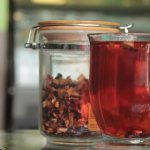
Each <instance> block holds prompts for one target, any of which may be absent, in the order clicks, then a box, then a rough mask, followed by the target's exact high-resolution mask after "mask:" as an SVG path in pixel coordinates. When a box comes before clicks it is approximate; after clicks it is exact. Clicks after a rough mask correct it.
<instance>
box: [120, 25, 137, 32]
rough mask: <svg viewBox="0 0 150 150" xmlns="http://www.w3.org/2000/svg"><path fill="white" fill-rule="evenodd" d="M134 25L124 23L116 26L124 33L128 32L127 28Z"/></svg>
mask: <svg viewBox="0 0 150 150" xmlns="http://www.w3.org/2000/svg"><path fill="white" fill-rule="evenodd" d="M133 27H134V24H129V25H127V24H126V25H125V26H119V27H118V28H119V29H120V30H124V32H125V33H128V32H129V29H131V28H133Z"/></svg>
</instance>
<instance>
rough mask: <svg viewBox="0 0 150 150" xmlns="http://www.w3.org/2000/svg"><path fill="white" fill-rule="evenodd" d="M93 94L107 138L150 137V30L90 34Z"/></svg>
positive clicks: (136, 140)
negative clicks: (149, 31) (143, 31)
mask: <svg viewBox="0 0 150 150" xmlns="http://www.w3.org/2000/svg"><path fill="white" fill-rule="evenodd" d="M88 37H89V40H90V45H91V47H90V49H91V51H90V52H91V54H90V57H91V58H90V94H91V105H92V109H93V112H94V114H95V117H96V121H97V123H98V125H99V127H100V128H101V130H102V134H103V138H104V140H106V141H110V142H117V143H127V144H139V143H146V142H149V141H150V33H114V34H109V33H104V34H89V35H88Z"/></svg>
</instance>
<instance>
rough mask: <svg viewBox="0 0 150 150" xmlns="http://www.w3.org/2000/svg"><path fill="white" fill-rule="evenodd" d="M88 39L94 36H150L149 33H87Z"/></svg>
mask: <svg viewBox="0 0 150 150" xmlns="http://www.w3.org/2000/svg"><path fill="white" fill-rule="evenodd" d="M87 35H88V37H90V36H96V35H100V36H102V35H125V36H128V35H129V36H130V35H137V36H150V32H129V33H124V32H120V33H108V32H107V33H89V34H87Z"/></svg>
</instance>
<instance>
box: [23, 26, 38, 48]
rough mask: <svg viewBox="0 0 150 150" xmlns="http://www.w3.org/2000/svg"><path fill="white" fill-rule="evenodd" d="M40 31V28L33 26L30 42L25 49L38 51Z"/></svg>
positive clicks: (29, 36)
mask: <svg viewBox="0 0 150 150" xmlns="http://www.w3.org/2000/svg"><path fill="white" fill-rule="evenodd" d="M38 29H39V26H33V27H32V28H31V29H30V31H29V35H28V40H27V42H26V43H25V45H24V46H25V48H32V49H38V48H39V47H40V43H36V38H37V32H38Z"/></svg>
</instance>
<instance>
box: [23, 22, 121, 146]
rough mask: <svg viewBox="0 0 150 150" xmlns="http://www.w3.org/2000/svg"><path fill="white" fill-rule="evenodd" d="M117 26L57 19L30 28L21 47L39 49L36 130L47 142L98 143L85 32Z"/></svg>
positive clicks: (117, 24)
mask: <svg viewBox="0 0 150 150" xmlns="http://www.w3.org/2000/svg"><path fill="white" fill-rule="evenodd" d="M118 26H119V23H112V22H105V21H59V20H58V21H45V22H39V23H38V25H37V26H34V27H32V28H31V31H30V33H29V38H28V42H27V43H26V45H25V46H26V47H27V48H32V49H40V51H39V54H40V55H39V59H40V64H39V65H40V99H41V102H40V108H41V109H40V112H41V113H40V130H41V133H42V134H43V135H44V136H46V137H47V141H48V143H49V144H53V145H61V146H62V145H68V146H70V145H72V146H76V147H79V146H90V145H93V144H95V143H96V142H98V140H99V137H100V135H101V133H100V129H99V127H98V125H97V123H96V121H95V118H94V115H93V112H92V110H91V106H90V96H89V55H90V53H89V52H90V51H89V45H90V44H89V40H88V37H87V34H89V33H97V32H98V33H106V32H107V33H108V32H109V33H110V32H111V33H117V32H119V29H118ZM37 33H38V36H37ZM37 41H39V42H37Z"/></svg>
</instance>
